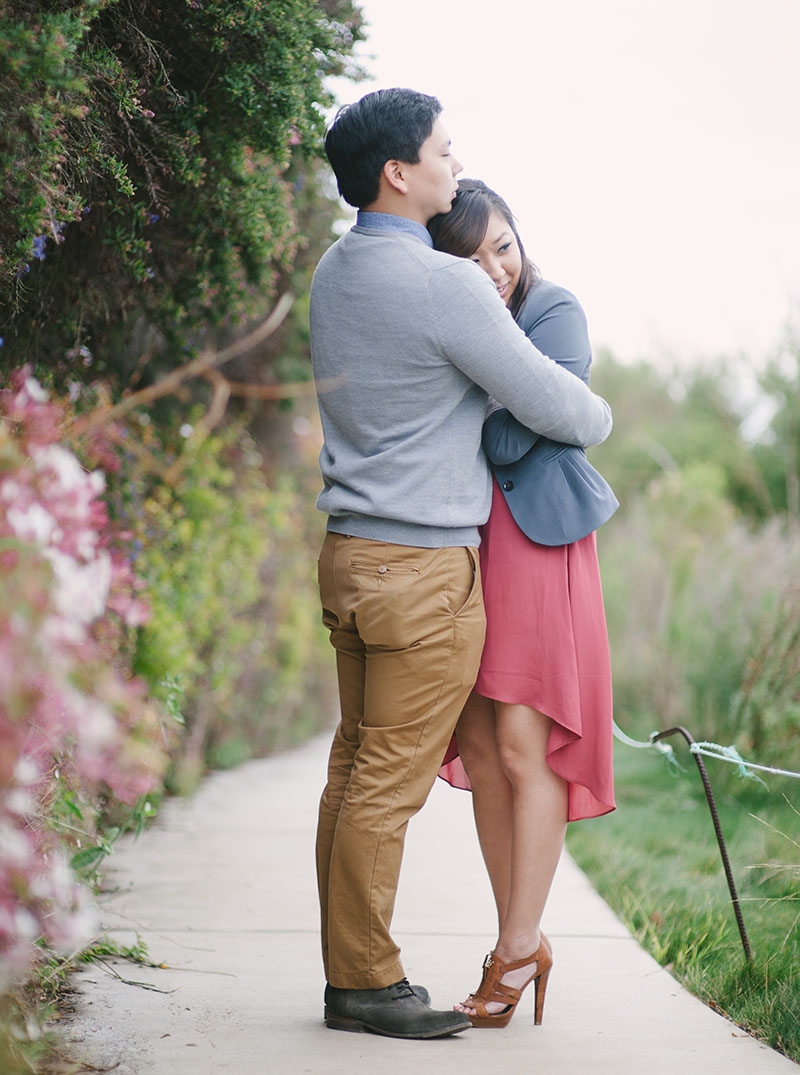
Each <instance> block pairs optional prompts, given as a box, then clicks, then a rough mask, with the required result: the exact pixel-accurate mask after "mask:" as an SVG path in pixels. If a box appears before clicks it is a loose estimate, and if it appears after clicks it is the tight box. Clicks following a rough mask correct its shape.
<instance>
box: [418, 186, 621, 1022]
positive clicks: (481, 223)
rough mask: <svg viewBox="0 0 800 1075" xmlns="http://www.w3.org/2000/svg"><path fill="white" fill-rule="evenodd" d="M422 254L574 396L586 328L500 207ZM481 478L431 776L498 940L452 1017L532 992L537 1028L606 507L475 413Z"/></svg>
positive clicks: (570, 468)
mask: <svg viewBox="0 0 800 1075" xmlns="http://www.w3.org/2000/svg"><path fill="white" fill-rule="evenodd" d="M428 227H429V230H430V232H431V235H432V236H433V241H434V246H435V247H436V248H437V249H439V250H444V251H447V252H448V253H451V254H455V255H457V256H459V257H468V258H471V259H472V261H474V262H475V263H476V264H477V265H478V266H479V267H480V268H481V269H483V270H484V272H486V273H487V274H488V275H489V276H490V277H491V279H492V281H493V282H494V284H495V287H496V288H497V291H498V294H499V295H500V297H501V298H502V299H503V300H504V302H505V303H506V306H507V307H508V308H509V310H510V312H511V314H512V316H513V317H514V319H515V320H516V321H517V323H518V324H519V325H520V327H521V328H522V329H523V331H524V332H525V333H526V335H527V336H528V337H529V339H530V340H531V341H532V342H533V343H534V344H535V345H536V347H538V348H539V350H540V351H542V352H543V353H544V354H546V355H548V356H549V357H550V358H552V359H554V360H555V361H557V362H559V363H560V364H561V365H563V366H565V367H566V368H567V369H569V370H570V371H571V372H572V373H574V374H575V375H576V376H578V377H581V378H582V379H583V380H584V381H586V382H587V383H588V378H589V365H590V363H591V351H590V346H589V339H588V335H587V330H586V319H585V317H584V314H583V311H582V309H581V307H580V305H579V304H578V302H577V300H576V299H575V297H574V296H573V295H571V294H570V293H569V292H568V291H566V290H564V289H563V288H561V287H558V286H556V285H554V284H551V283H548V282H547V281H545V280H542V279H541V278H540V277H539V274H538V272H537V270H536V268H535V267H534V265H533V264H532V263H531V262H530V261H529V260H528V259H527V257H526V256H525V251H524V249H523V246H522V242H521V241H520V238H519V235H518V233H517V229H516V226H515V223H514V218H513V216H512V214H511V211H510V209H509V207H508V206H507V205H506V203H505V202H504V201H503V199H502V198H500V196H499V195H498V194H496V193H495V192H494V191H492V190H490V189H489V187H487V186H486V185H485V184H484V183H481V182H480V181H477V180H462V181H461V182H460V183H459V187H458V194H457V196H456V199H455V202H454V203H453V208H452V210H451V212H449V213H447V214H441V215H439V216H437V217H434V218H433V220H431V221H430V223H429V225H428ZM483 443H484V449H485V451H486V454H487V456H488V458H489V460H490V463H491V464H492V470H493V475H494V480H493V500H492V510H491V514H490V517H489V520H488V522H487V523H486V525H485V526H484V527H483V529H482V537H481V548H480V557H481V572H482V576H483V589H484V602H485V605H486V620H487V632H486V645H485V648H484V651H483V657H482V660H481V667H480V672H479V675H478V679H477V682H476V684H475V689H474V691H473V693H472V695H471V697H470V699H469V701H468V702H467V705H466V706H465V708H464V711H463V713H462V715H461V717H460V720H459V723H458V727H457V729H456V735H455V736H454V740H453V742H452V743H451V745H450V749H449V750H448V753H447V755H446V757H445V761H444V764H443V767H442V769H441V771H440V775H441V776H443V777H444V778H445V779H446V780H448V781H449V782H450V783H451V784H453V785H454V786H457V787H463V788H468V789H471V790H472V793H473V809H474V813H475V822H476V826H477V830H478V838H479V840H480V844H481V850H482V852H483V857H484V860H485V862H486V867H487V870H488V873H489V878H490V881H491V885H492V891H493V894H494V899H495V902H496V905H497V913H498V922H499V934H498V939H497V943H496V945H495V948H494V950H493V951H492V952H491V953H490V954H489V955H488V956H487V957H486V961H485V962H484V967H483V978H482V980H481V984H480V986H479V988H478V990H477V991H476V992H475V993H474V994H472V995H471V996H470V997H468V998H467V1000H466V1001H465V1002H464V1004H463V1005H456V1008H457V1010H461V1011H466V1012H467V1013H468V1014H469V1016H470V1019H471V1022H472V1024H473V1026H478V1027H502V1026H506V1025H507V1024H508V1022H509V1020H510V1019H511V1016H512V1015H513V1014H514V1010H515V1007H516V1005H517V1002H518V1000H519V998H520V996H521V993H522V991H523V990H524V989H525V987H526V986H527V985H529V984H530V983H531V982H533V983H534V998H535V1010H534V1018H535V1022H536V1023H537V1024H539V1023H541V1020H542V1010H543V1007H544V996H545V989H546V985H547V978H548V975H549V973H550V967H551V965H552V951H551V948H550V944H549V942H548V940H547V938H546V937H545V935H544V934H543V933H542V932H541V929H540V921H541V917H542V912H543V911H544V906H545V902H546V900H547V896H548V893H549V891H550V885H551V883H552V880H553V875H554V873H555V869H556V866H557V864H558V860H559V857H560V855H561V851H562V848H563V844H564V836H565V833H566V826H567V822H568V821H576V820H578V819H580V818H588V817H597V816H599V815H600V814H605V813H608V812H609V811H611V810H613V809H614V789H613V775H612V751H611V720H612V701H611V674H610V667H609V656H608V639H607V634H606V623H605V614H604V610H603V597H602V591H601V587H600V574H599V569H598V564H597V551H596V544H595V533H594V531H595V530H596V528H597V527H598V526H600V525H601V524H602V523H604V522H605V521H606V520H607V519H608V518H609V517H610V515H611V514H612V513H613V512H614V511H615V510H616V508H617V507H618V503H617V500H616V498H615V497H614V494H613V492H612V491H611V489H610V488H609V486H608V485H607V483H606V482H605V481H604V480H603V479H602V478H601V477H600V475H599V474H598V473H597V471H596V470H594V468H593V467H591V465H590V464H589V463H588V462H587V460H586V456H585V454H584V452H583V450H582V449H580V448H576V447H574V446H571V445H564V444H557V443H555V442H553V441H549V440H547V439H546V438H545V437H541V436H538V435H537V434H535V433H533V432H531V431H530V430H529V429H526V428H525V427H524V426H522V425H520V423H518V422H517V421H516V419H515V418H513V416H512V415H511V414H510V413H509V411H507V410H506V409H504V408H501V407H499V406H498V405H495V404H492V403H491V402H490V407H489V413H488V417H487V419H486V422H485V424H484V432H483Z"/></svg>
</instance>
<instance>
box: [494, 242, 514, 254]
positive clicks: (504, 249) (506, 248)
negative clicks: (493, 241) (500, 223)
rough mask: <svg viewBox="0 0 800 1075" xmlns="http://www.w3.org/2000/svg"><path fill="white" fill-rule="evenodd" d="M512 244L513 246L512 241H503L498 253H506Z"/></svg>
mask: <svg viewBox="0 0 800 1075" xmlns="http://www.w3.org/2000/svg"><path fill="white" fill-rule="evenodd" d="M510 246H511V243H510V242H509V243H503V245H502V246H499V247H498V248H497V253H498V254H505V252H506V250H508V249H509V247H510Z"/></svg>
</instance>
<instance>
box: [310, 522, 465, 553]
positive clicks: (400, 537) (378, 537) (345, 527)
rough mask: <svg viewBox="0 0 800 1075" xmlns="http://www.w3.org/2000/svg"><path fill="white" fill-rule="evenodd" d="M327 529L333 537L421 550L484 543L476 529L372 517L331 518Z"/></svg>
mask: <svg viewBox="0 0 800 1075" xmlns="http://www.w3.org/2000/svg"><path fill="white" fill-rule="evenodd" d="M328 530H331V531H332V532H333V533H334V534H349V535H350V536H351V537H361V538H369V539H370V540H371V541H386V542H388V544H390V545H411V546H414V547H416V548H420V549H445V548H450V547H452V546H461V545H473V546H475V547H476V548H477V546H478V545H480V543H481V539H480V534H479V533H478V528H477V526H455V527H447V526H424V525H421V524H419V523H408V522H402V521H401V520H399V519H379V518H375V517H374V516H371V515H330V516H328Z"/></svg>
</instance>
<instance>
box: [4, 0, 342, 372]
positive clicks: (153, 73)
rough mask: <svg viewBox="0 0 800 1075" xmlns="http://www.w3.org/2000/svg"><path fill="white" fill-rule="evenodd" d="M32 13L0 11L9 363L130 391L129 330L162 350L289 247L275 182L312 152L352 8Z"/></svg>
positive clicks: (78, 8) (227, 304) (17, 3)
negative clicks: (107, 381)
mask: <svg viewBox="0 0 800 1075" xmlns="http://www.w3.org/2000/svg"><path fill="white" fill-rule="evenodd" d="M42 7H43V5H37V4H32V3H30V2H29V0H8V2H7V3H6V4H5V5H4V6H3V9H2V15H0V41H2V44H0V64H1V65H2V66H0V110H1V111H2V113H3V115H4V125H3V130H2V134H1V135H0V198H2V199H3V202H4V204H6V205H7V206H8V208H9V211H8V212H6V213H5V214H4V215H3V218H2V222H0V251H2V252H3V255H2V259H1V260H0V320H2V321H8V322H9V324H8V325H7V326H6V328H5V331H4V333H3V335H4V336H5V338H6V348H5V360H6V361H7V362H9V363H10V364H12V365H17V364H21V361H22V358H21V356H24V358H25V359H27V360H31V359H33V360H34V361H36V362H39V363H42V364H44V365H45V366H46V367H48V368H50V369H51V371H53V370H54V371H55V373H56V374H58V373H59V371H60V370H61V371H62V374H63V372H65V371H66V370H68V369H70V368H74V367H75V366H76V365H77V366H80V364H81V362H83V363H88V362H93V364H94V369H96V370H99V371H100V372H113V373H114V374H116V375H120V374H121V375H123V376H126V375H128V374H129V373H130V372H131V370H130V368H129V367H128V365H127V364H126V362H127V360H126V359H125V354H126V353H127V348H128V346H129V339H130V325H131V323H132V322H134V321H136V320H139V321H140V322H141V325H142V326H150V328H149V330H147V332H145V329H144V328H140V329H139V334H140V337H141V338H142V339H145V340H146V346H148V347H149V348H150V349H151V350H152V346H153V343H154V342H158V341H159V340H160V341H164V340H166V341H167V342H168V343H169V344H170V345H171V347H172V350H173V352H174V348H175V345H185V344H187V343H188V344H189V346H191V338H192V336H193V335H194V336H196V335H197V331H198V329H199V327H200V326H201V325H203V324H208V323H215V322H216V323H222V322H224V321H225V320H226V319H230V318H234V319H235V318H240V317H242V316H243V315H244V314H245V313H247V312H250V311H252V309H253V308H254V301H255V299H256V298H258V297H260V298H261V300H262V301H263V296H264V294H269V293H270V290H271V287H272V285H273V283H274V280H275V272H276V267H279V266H280V265H281V264H287V265H288V263H289V261H290V260H291V258H292V256H293V252H294V247H295V243H296V234H295V228H294V218H293V213H292V197H293V188H292V184H291V183H290V182H289V181H288V180H287V179H286V177H285V174H284V173H285V170H286V168H287V166H288V165H289V163H290V161H291V160H292V157H293V155H294V156H295V157H297V156H298V154H299V155H300V156H301V157H305V156H306V155H308V154H313V153H317V152H319V146H320V143H321V139H320V134H321V131H322V127H323V109H324V107H325V106H326V105H327V104H329V103H330V98H329V95H328V94H327V92H326V91H325V89H324V88H323V78H324V77H325V76H326V75H328V74H332V73H341V72H343V71H345V70H347V55H348V53H349V51H350V50H351V48H352V45H353V42H354V41H355V40H358V39H359V37H360V36H361V18H360V13H359V11H358V9H357V8H356V7H355V6H354V4H353V3H352V2H351V0H324V2H319V3H317V2H314V0H205V2H204V3H198V2H194V0H175V2H174V3H170V4H162V3H157V2H156V0H79V2H74V3H72V4H67V3H66V2H65V3H63V4H58V5H55V7H56V10H52V7H53V5H48V6H47V10H46V11H43V10H42ZM123 325H125V326H127V327H125V328H124V330H121V326H123ZM153 329H155V330H157V335H156V336H153V334H152V333H153ZM142 333H145V334H144V335H142ZM81 348H83V351H81ZM137 358H138V355H137ZM62 368H63V369H62Z"/></svg>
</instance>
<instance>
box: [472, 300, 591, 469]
mask: <svg viewBox="0 0 800 1075" xmlns="http://www.w3.org/2000/svg"><path fill="white" fill-rule="evenodd" d="M517 323H518V324H519V326H520V328H521V329H522V330H523V331H524V333H525V335H526V336H527V337H528V339H529V340H530V341H531V343H532V344H533V345H534V347H536V348H537V349H538V350H539V351H541V352H542V354H544V355H547V356H548V357H549V358H552V359H553V360H554V361H555V362H557V363H558V364H559V366H563V367H564V369H566V370H569V372H570V373H572V374H574V375H575V376H576V377H579V378H580V379H581V380H582V381H583V382H584V383H585V384H587V385H588V383H589V366H590V365H591V362H592V352H591V345H590V343H589V331H588V328H587V325H586V315H585V314H584V312H583V308H582V306H581V304H580V303H579V302H578V300H577V299H576V298H575V296H574V295H573V294H572V293H571V292H569V291H567V290H566V288H563V287H558V286H556V285H555V284H550V283H549V282H547V281H542V282H541V283H540V284H537V285H535V286H534V289H533V291H532V292H531V293H530V299H529V300H526V302H525V304H524V305H523V307H522V310H521V311H520V312H519V315H518V321H517ZM538 439H539V434H538V433H534V432H533V431H532V430H530V429H528V427H527V426H524V425H523V424H522V423H521V422H520V421H518V420H517V419H516V418H515V417H514V416H513V414H511V412H510V411H509V410H508V409H507V408H505V407H503V408H501V409H500V410H497V411H494V412H493V413H492V414H490V415H489V417H488V418H487V419H486V421H485V422H484V424H483V450H484V451H485V452H486V455H487V456H488V458H489V461H490V462H491V463H494V464H495V465H497V466H504V465H507V464H508V463H516V461H517V460H518V459H521V458H522V457H523V455H525V453H526V452H528V451H529V450H530V449H531V448H532V447H533V445H534V444H535V443H536V442H537V440H538Z"/></svg>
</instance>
